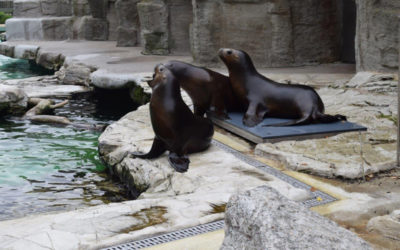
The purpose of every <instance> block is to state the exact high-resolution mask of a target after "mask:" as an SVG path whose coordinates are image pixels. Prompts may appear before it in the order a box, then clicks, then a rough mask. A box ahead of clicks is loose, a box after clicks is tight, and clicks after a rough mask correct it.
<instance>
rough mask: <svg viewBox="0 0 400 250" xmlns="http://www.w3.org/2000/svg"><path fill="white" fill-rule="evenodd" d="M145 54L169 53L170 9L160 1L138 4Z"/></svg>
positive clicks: (154, 0)
mask: <svg viewBox="0 0 400 250" xmlns="http://www.w3.org/2000/svg"><path fill="white" fill-rule="evenodd" d="M138 13H139V19H140V27H141V36H142V40H143V41H142V43H143V47H144V51H143V53H145V54H156V55H165V54H168V53H169V44H168V9H167V5H166V4H165V3H164V2H163V1H160V0H153V1H144V2H140V3H138Z"/></svg>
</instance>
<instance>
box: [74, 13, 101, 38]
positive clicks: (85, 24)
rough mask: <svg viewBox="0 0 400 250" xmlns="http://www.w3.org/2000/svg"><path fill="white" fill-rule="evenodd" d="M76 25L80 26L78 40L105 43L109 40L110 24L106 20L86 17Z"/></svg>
mask: <svg viewBox="0 0 400 250" xmlns="http://www.w3.org/2000/svg"><path fill="white" fill-rule="evenodd" d="M76 25H77V26H78V28H77V38H78V39H83V40H90V41H104V40H107V38H108V22H107V20H106V19H102V18H93V17H90V16H84V17H82V18H81V19H80V20H79V21H78V22H77V23H76Z"/></svg>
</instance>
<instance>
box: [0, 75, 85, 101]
mask: <svg viewBox="0 0 400 250" xmlns="http://www.w3.org/2000/svg"><path fill="white" fill-rule="evenodd" d="M1 84H3V85H7V86H9V87H14V88H15V87H16V86H18V88H19V89H21V90H22V91H23V92H24V93H26V95H27V96H28V97H29V98H31V97H40V98H71V97H72V96H73V95H74V94H80V93H87V92H90V91H91V89H89V88H87V87H84V86H75V85H71V84H68V85H67V84H63V83H62V82H60V80H59V79H58V78H57V77H56V76H36V77H29V78H25V79H12V80H5V81H2V82H1Z"/></svg>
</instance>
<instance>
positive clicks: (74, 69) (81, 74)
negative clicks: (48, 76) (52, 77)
mask: <svg viewBox="0 0 400 250" xmlns="http://www.w3.org/2000/svg"><path fill="white" fill-rule="evenodd" d="M95 70H96V68H95V67H93V66H89V65H85V64H82V63H78V62H73V61H72V62H71V61H67V62H66V63H64V65H63V66H62V67H61V69H60V70H59V71H58V72H57V73H56V74H57V77H58V78H59V79H60V81H61V82H62V83H63V84H66V85H69V84H70V85H82V86H89V85H90V74H91V73H92V72H94V71H95Z"/></svg>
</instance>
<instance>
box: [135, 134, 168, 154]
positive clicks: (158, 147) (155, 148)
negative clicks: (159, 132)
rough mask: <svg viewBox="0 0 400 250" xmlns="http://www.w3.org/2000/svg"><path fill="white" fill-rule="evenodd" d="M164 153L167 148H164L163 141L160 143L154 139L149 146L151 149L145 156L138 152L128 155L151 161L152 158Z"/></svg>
mask: <svg viewBox="0 0 400 250" xmlns="http://www.w3.org/2000/svg"><path fill="white" fill-rule="evenodd" d="M165 151H167V147H166V146H165V143H164V142H163V141H161V140H160V139H158V138H157V137H155V138H154V140H153V145H152V146H151V149H150V151H149V152H148V153H147V154H143V153H140V152H131V153H130V155H132V156H133V157H135V158H141V159H153V158H157V157H159V156H160V155H162V154H163V153H164V152H165Z"/></svg>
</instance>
